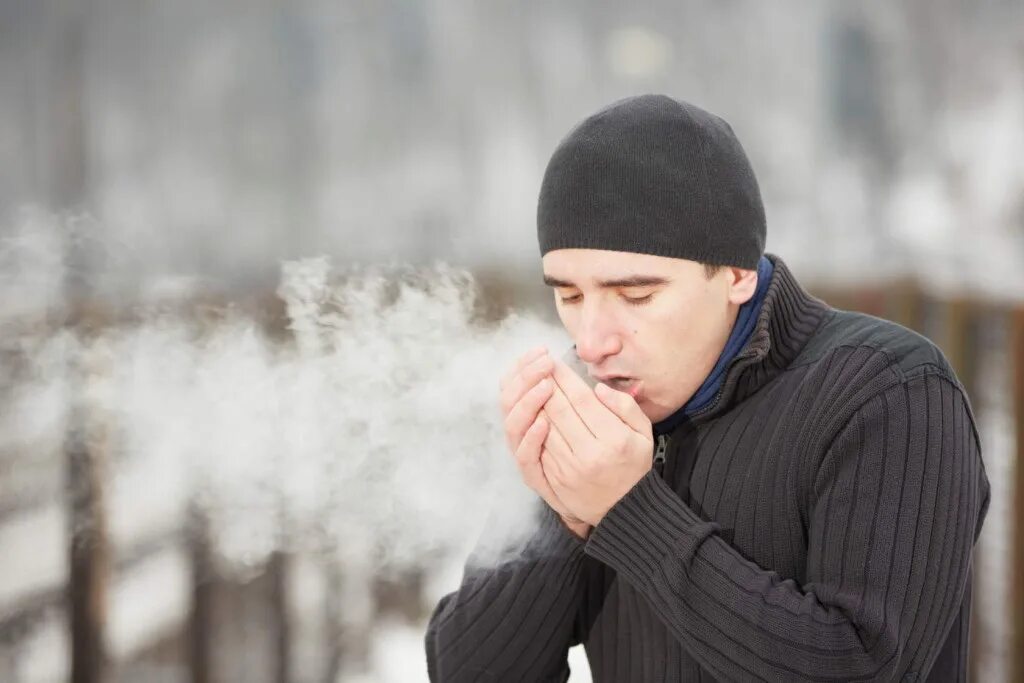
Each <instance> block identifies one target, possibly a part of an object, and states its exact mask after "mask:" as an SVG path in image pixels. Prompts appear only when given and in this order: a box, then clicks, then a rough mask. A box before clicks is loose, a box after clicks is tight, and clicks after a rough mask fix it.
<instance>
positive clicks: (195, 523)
mask: <svg viewBox="0 0 1024 683" xmlns="http://www.w3.org/2000/svg"><path fill="white" fill-rule="evenodd" d="M186 528H187V530H188V541H187V542H188V547H189V554H190V557H191V564H192V606H191V611H190V614H189V622H188V633H187V639H188V646H189V652H188V657H189V662H188V664H189V671H190V673H191V676H192V683H211V681H213V675H212V674H213V672H212V658H211V653H212V649H211V645H212V643H211V640H212V637H213V586H214V583H213V579H214V573H213V551H212V548H211V541H210V526H209V520H208V519H207V517H206V513H205V512H204V511H203V510H202V508H201V507H200V506H199V505H198V504H197V503H193V504H192V505H190V506H189V512H188V526H187V527H186Z"/></svg>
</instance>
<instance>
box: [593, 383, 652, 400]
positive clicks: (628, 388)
mask: <svg viewBox="0 0 1024 683" xmlns="http://www.w3.org/2000/svg"><path fill="white" fill-rule="evenodd" d="M602 381H603V382H604V383H605V384H607V385H608V386H610V387H611V388H612V389H615V390H616V391H621V392H623V393H625V394H629V395H630V396H632V397H633V400H638V399H637V396H639V394H640V387H641V384H642V382H641V381H640V380H638V379H634V378H632V377H609V378H608V379H605V380H602Z"/></svg>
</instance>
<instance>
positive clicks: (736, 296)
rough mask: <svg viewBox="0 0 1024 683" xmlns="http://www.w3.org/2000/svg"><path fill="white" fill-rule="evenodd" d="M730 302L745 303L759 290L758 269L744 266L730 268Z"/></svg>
mask: <svg viewBox="0 0 1024 683" xmlns="http://www.w3.org/2000/svg"><path fill="white" fill-rule="evenodd" d="M728 284H729V303H733V304H745V303H746V302H748V301H750V298H751V297H752V296H754V292H755V291H756V290H757V271H756V270H746V269H744V268H731V267H730V268H729V269H728Z"/></svg>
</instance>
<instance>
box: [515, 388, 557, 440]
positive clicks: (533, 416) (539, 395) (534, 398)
mask: <svg viewBox="0 0 1024 683" xmlns="http://www.w3.org/2000/svg"><path fill="white" fill-rule="evenodd" d="M554 386H555V383H554V382H553V381H551V379H543V380H541V381H539V382H537V383H536V384H534V385H533V386H532V387H531V388H530V390H529V391H527V392H526V394H524V395H523V397H522V398H520V399H519V400H518V401H517V402H516V404H515V407H513V408H512V410H511V412H509V414H508V415H507V416H506V417H505V439H506V440H507V442H508V447H509V450H511V451H512V452H513V453H514V452H515V451H516V450H518V448H519V444H520V442H521V441H522V440H523V437H524V436H525V435H526V431H527V430H528V429H529V428H530V426H531V425H533V424H534V423H535V421H536V420H537V414H538V413H539V412H540V409H541V407H542V406H543V405H544V403H545V402H546V401H547V400H548V398H550V396H551V391H552V390H553V389H554Z"/></svg>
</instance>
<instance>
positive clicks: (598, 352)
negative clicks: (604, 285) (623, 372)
mask: <svg viewBox="0 0 1024 683" xmlns="http://www.w3.org/2000/svg"><path fill="white" fill-rule="evenodd" d="M595 303H598V302H595ZM621 350H622V337H621V335H620V334H619V333H618V331H617V330H616V324H615V320H614V318H613V316H610V315H608V313H607V311H605V312H602V311H601V310H600V309H599V308H597V306H593V307H590V308H588V307H587V305H586V303H584V304H583V310H582V311H581V314H580V318H579V327H578V328H577V330H576V355H578V356H579V357H580V360H582V361H583V362H584V363H587V364H588V365H591V366H595V365H597V366H599V365H601V362H602V361H603V360H604V359H605V358H607V357H608V356H614V355H615V354H617V353H619V351H621Z"/></svg>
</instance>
